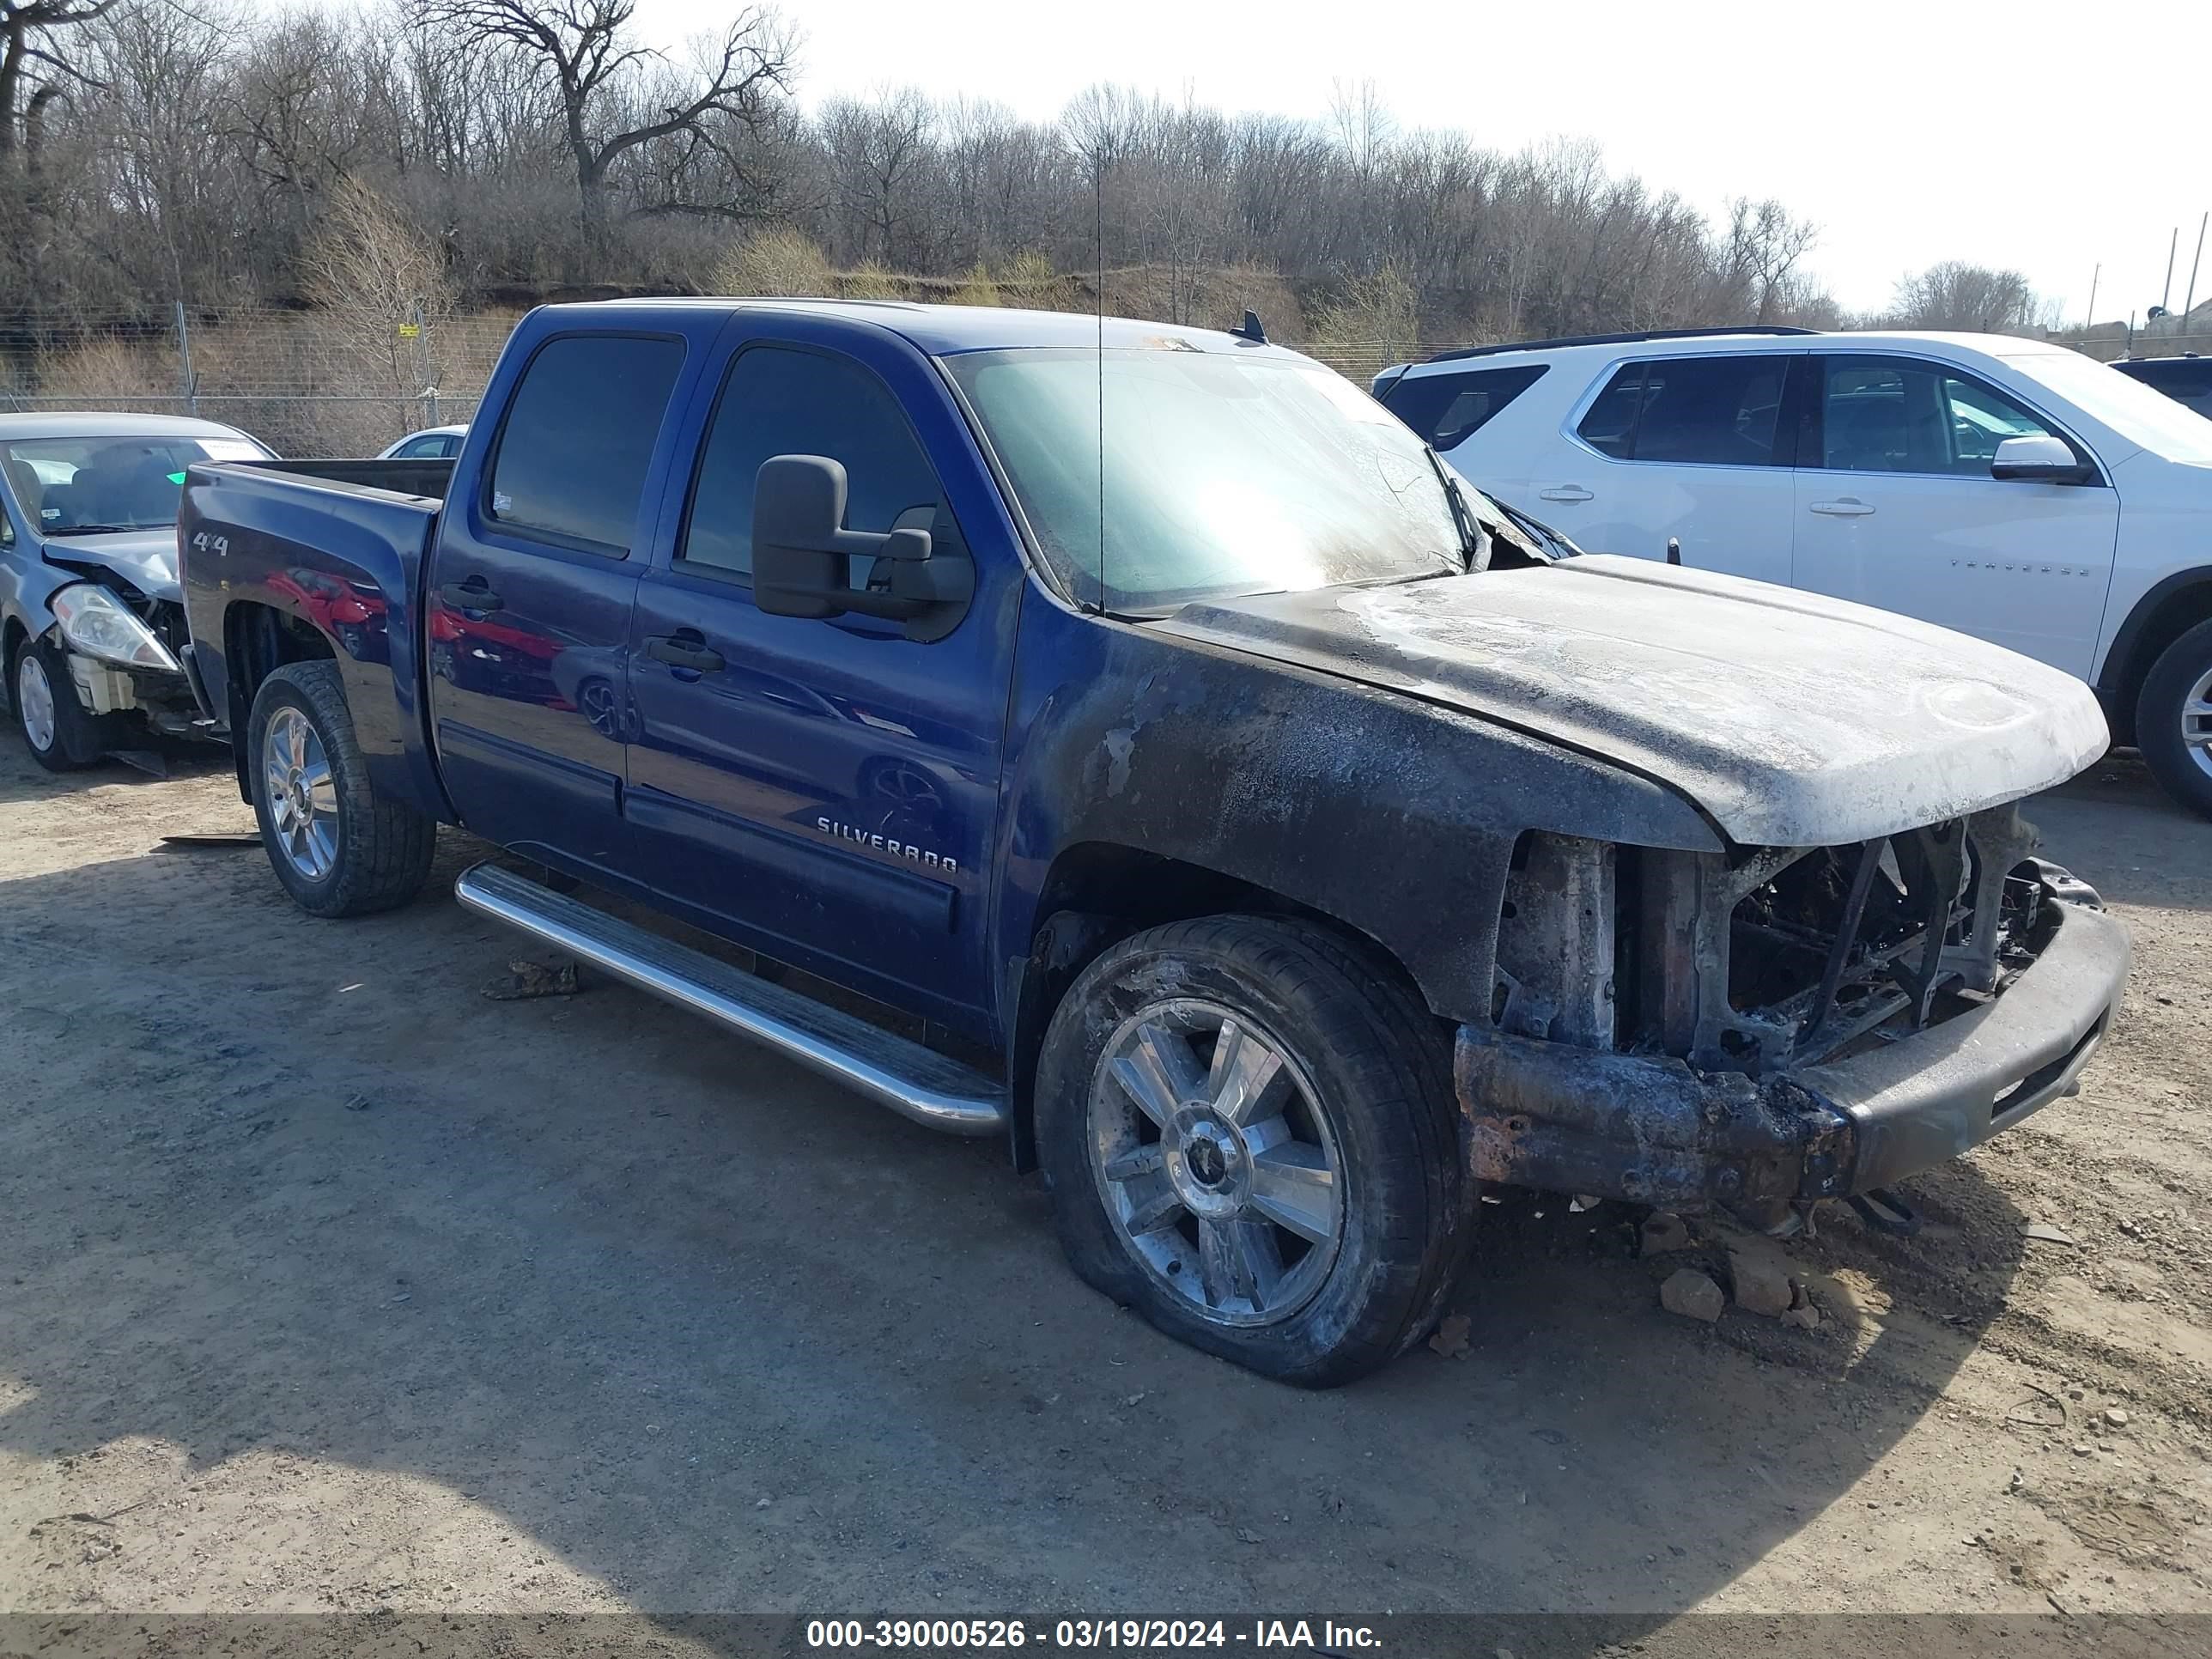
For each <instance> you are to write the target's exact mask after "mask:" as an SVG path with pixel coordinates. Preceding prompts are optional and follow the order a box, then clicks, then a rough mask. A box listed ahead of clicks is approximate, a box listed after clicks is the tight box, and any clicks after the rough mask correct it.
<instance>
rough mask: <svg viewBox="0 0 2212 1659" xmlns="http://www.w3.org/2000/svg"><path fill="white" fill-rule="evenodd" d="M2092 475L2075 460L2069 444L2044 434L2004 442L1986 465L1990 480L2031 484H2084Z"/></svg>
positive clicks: (2093, 475) (2072, 448)
mask: <svg viewBox="0 0 2212 1659" xmlns="http://www.w3.org/2000/svg"><path fill="white" fill-rule="evenodd" d="M2095 476H2096V475H2095V474H2094V473H2093V472H2092V471H2090V470H2089V468H2087V466H2084V465H2082V464H2081V461H2080V459H2077V458H2076V457H2075V453H2074V447H2073V446H2072V445H2071V444H2069V443H2068V442H2067V441H2066V440H2065V439H2063V438H2054V437H2052V436H2051V435H2049V434H2047V433H2038V434H2036V435H2034V436H2033V437H2029V438H2007V439H2005V440H2004V441H2002V442H2001V443H1999V444H1998V445H1997V453H1996V459H1993V460H1992V461H1990V477H1992V478H2005V479H2012V480H2020V481H2025V482H2027V483H2088V482H2089V480H2090V479H2091V478H2093V477H2095Z"/></svg>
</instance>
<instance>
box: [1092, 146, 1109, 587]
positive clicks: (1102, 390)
mask: <svg viewBox="0 0 2212 1659" xmlns="http://www.w3.org/2000/svg"><path fill="white" fill-rule="evenodd" d="M1091 260H1092V263H1093V264H1095V265H1096V267H1097V291H1096V298H1097V302H1098V303H1097V318H1098V612H1099V614H1100V615H1101V616H1103V615H1104V614H1105V613H1106V146H1105V144H1104V143H1103V142H1102V143H1099V144H1098V145H1097V147H1096V148H1095V149H1092V151H1091Z"/></svg>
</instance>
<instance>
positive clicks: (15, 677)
mask: <svg viewBox="0 0 2212 1659" xmlns="http://www.w3.org/2000/svg"><path fill="white" fill-rule="evenodd" d="M8 702H9V707H10V708H13V709H14V710H15V730H16V731H17V732H20V733H21V735H22V738H23V744H24V746H25V747H26V748H27V749H29V750H30V751H31V758H32V759H33V760H34V761H36V762H38V763H39V764H40V765H41V766H43V767H45V768H46V770H47V771H49V772H76V771H82V769H84V768H86V767H88V766H90V765H91V764H92V763H94V762H95V761H97V760H98V759H99V758H100V757H101V756H102V755H104V754H106V752H107V750H109V749H110V748H111V747H112V743H111V742H110V738H112V735H113V732H112V724H113V717H112V716H111V717H109V719H108V720H106V721H105V722H103V721H102V720H101V719H100V717H99V716H97V715H95V714H91V713H89V712H88V710H87V709H86V708H85V706H84V704H83V703H82V702H79V701H78V699H77V695H76V680H75V679H73V678H71V677H70V671H69V659H67V658H66V657H64V655H63V654H62V653H61V652H59V651H58V650H57V649H55V647H53V646H52V644H51V643H49V642H48V641H45V640H26V641H23V643H22V644H21V645H20V646H18V647H16V649H15V660H14V661H13V662H11V663H10V664H9V665H8Z"/></svg>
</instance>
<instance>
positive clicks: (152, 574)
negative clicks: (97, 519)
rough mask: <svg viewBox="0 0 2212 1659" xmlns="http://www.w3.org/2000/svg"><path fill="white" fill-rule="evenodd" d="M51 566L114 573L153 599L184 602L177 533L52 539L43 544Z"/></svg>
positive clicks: (136, 532) (164, 529)
mask: <svg viewBox="0 0 2212 1659" xmlns="http://www.w3.org/2000/svg"><path fill="white" fill-rule="evenodd" d="M41 556H43V557H44V558H45V560H46V562H47V563H48V564H51V565H55V566H58V568H61V569H64V570H73V571H76V572H77V573H78V574H84V573H86V572H88V571H93V570H101V569H105V570H112V571H113V572H114V573H115V574H117V575H118V576H120V577H122V578H123V580H125V581H127V582H129V583H130V584H131V586H133V587H135V588H137V590H138V591H139V592H141V593H143V594H144V595H145V596H146V597H147V598H148V599H182V598H183V597H184V590H183V589H182V588H180V587H179V586H178V585H177V532H176V527H175V526H173V525H164V526H161V528H160V529H159V530H118V531H116V532H112V533H111V534H109V535H105V536H49V537H47V538H46V539H45V541H44V542H43V543H42V544H41Z"/></svg>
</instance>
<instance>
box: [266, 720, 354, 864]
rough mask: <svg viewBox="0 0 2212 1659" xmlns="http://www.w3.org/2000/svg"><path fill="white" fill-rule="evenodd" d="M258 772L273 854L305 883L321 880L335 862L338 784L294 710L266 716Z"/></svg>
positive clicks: (307, 725)
mask: <svg viewBox="0 0 2212 1659" xmlns="http://www.w3.org/2000/svg"><path fill="white" fill-rule="evenodd" d="M261 769H262V777H263V780H264V783H265V784H266V785H267V787H268V791H269V823H270V827H271V828H272V829H274V830H275V831H276V847H277V850H278V851H279V852H281V853H283V855H284V861H285V862H286V863H288V864H289V865H290V866H292V868H293V869H295V870H296V871H297V872H299V873H300V874H301V875H302V876H304V877H306V878H307V879H308V880H309V881H320V880H322V879H323V878H325V876H327V875H329V874H330V873H331V868H332V866H335V865H336V864H337V860H338V797H337V781H336V780H335V779H333V778H332V777H331V763H330V757H329V756H327V755H325V753H324V752H323V740H322V739H321V738H319V737H317V736H316V735H315V728H314V726H313V725H312V724H311V723H310V722H309V721H308V720H307V716H306V715H305V714H301V712H300V711H299V710H298V709H296V708H280V709H278V710H277V711H276V714H273V715H272V716H270V721H269V730H268V732H267V733H266V735H265V736H264V737H263V738H262V740H261Z"/></svg>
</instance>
